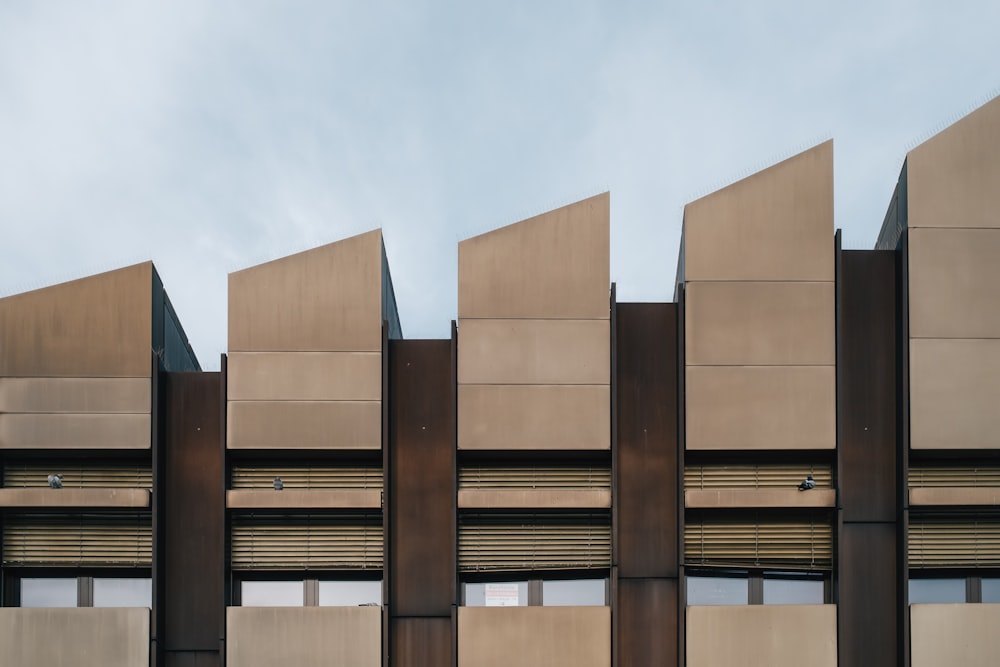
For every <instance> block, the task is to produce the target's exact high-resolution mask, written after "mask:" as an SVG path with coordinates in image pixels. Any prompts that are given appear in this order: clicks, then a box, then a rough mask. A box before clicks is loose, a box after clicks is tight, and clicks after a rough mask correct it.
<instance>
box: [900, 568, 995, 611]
mask: <svg viewBox="0 0 1000 667" xmlns="http://www.w3.org/2000/svg"><path fill="white" fill-rule="evenodd" d="M917 579H920V580H925V581H926V580H928V579H953V580H962V579H964V580H965V602H964V604H998V603H996V602H987V603H984V602H983V579H1000V571H997V570H910V572H909V576H908V577H907V579H906V604H907V606H909V605H913V604H963V603H960V602H953V603H945V602H911V601H910V582H911V581H914V580H917Z"/></svg>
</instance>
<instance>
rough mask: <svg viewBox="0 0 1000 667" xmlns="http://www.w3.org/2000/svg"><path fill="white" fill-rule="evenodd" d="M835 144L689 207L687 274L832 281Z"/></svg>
mask: <svg viewBox="0 0 1000 667" xmlns="http://www.w3.org/2000/svg"><path fill="white" fill-rule="evenodd" d="M833 233H834V229H833V142H832V141H827V142H825V143H822V144H820V145H818V146H815V147H814V148H811V149H809V150H807V151H805V152H804V153H799V154H798V155H795V156H793V157H791V158H789V159H787V160H785V161H783V162H779V163H778V164H776V165H774V166H773V167H769V168H767V169H764V170H763V171H760V172H757V173H756V174H754V175H752V176H750V177H748V178H745V179H743V180H742V181H738V182H737V183H734V184H732V185H730V186H728V187H726V188H723V189H722V190H719V191H718V192H714V193H712V194H710V195H708V196H706V197H702V198H701V199H699V200H697V201H694V202H691V203H690V204H688V205H687V206H685V207H684V273H685V276H684V277H685V279H686V280H687V281H698V280H819V281H823V280H829V281H832V280H833V278H834V269H833V250H834V245H833Z"/></svg>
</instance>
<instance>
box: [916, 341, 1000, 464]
mask: <svg viewBox="0 0 1000 667" xmlns="http://www.w3.org/2000/svg"><path fill="white" fill-rule="evenodd" d="M998 405H1000V340H940V339H928V338H923V339H913V340H911V341H910V446H911V447H912V448H914V449H1000V410H998V409H997V406H998Z"/></svg>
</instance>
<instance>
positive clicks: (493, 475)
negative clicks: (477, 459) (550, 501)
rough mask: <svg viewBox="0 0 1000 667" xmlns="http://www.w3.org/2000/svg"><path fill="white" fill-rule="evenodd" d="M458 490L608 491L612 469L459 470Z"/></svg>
mask: <svg viewBox="0 0 1000 667" xmlns="http://www.w3.org/2000/svg"><path fill="white" fill-rule="evenodd" d="M458 487H459V488H460V489H610V488H611V468H610V467H609V466H606V465H601V466H523V465H522V466H491V465H475V466H462V467H461V468H460V469H459V471H458Z"/></svg>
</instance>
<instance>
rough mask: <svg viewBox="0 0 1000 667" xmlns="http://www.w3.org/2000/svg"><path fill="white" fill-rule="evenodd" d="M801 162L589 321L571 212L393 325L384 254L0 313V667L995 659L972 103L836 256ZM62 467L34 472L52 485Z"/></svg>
mask: <svg viewBox="0 0 1000 667" xmlns="http://www.w3.org/2000/svg"><path fill="white" fill-rule="evenodd" d="M833 188H834V182H833V144H832V143H831V142H827V143H823V144H820V145H818V146H816V147H814V148H811V149H809V150H807V151H805V152H804V153H801V154H799V155H796V156H794V157H791V158H789V159H787V160H785V161H783V162H781V163H779V164H776V165H774V166H772V167H770V168H768V169H765V170H764V171H761V172H759V173H757V174H754V175H752V176H750V177H749V178H746V179H744V180H742V181H739V182H737V183H734V184H733V185H730V186H728V187H726V188H723V189H722V190H719V191H718V192H715V193H713V194H710V195H708V196H706V197H704V198H702V199H699V200H697V201H695V202H692V203H690V204H689V205H688V206H687V207H686V208H685V211H684V232H683V240H682V244H681V252H680V258H679V261H678V272H677V281H676V285H675V300H674V302H670V303H619V302H618V301H617V299H616V293H615V286H614V284H612V283H611V281H610V270H609V238H610V200H609V195H608V194H601V195H598V196H595V197H592V198H590V199H586V200H584V201H581V202H578V203H575V204H571V205H569V206H566V207H564V208H560V209H557V210H555V211H551V212H549V213H545V214H543V215H539V216H537V217H534V218H531V219H528V220H525V221H523V222H519V223H517V224H514V225H510V226H508V227H504V228H502V229H498V230H495V231H492V232H489V233H487V234H483V235H481V236H477V237H475V238H471V239H467V240H465V241H462V242H461V243H460V244H459V247H458V252H459V261H458V320H457V322H455V323H453V326H452V334H451V338H450V339H444V340H407V339H405V338H404V337H403V333H402V329H401V326H400V322H399V317H398V314H397V309H396V302H395V296H394V293H393V286H392V279H391V277H390V272H389V268H388V263H387V260H386V255H385V251H384V247H383V243H382V236H381V232H380V231H378V230H376V231H372V232H369V233H366V234H362V235H359V236H355V237H352V238H349V239H345V240H343V241H340V242H337V243H333V244H330V245H326V246H323V247H319V248H315V249H313V250H309V251H306V252H303V253H300V254H297V255H293V256H289V257H285V258H282V259H278V260H275V261H272V262H269V263H266V264H262V265H259V266H254V267H251V268H248V269H245V270H243V271H239V272H236V273H233V274H231V275H230V278H229V312H228V323H229V329H228V330H229V342H228V353H227V354H225V355H223V358H222V364H221V371H220V372H203V371H201V370H200V366H199V364H198V361H197V359H196V357H195V355H194V352H193V351H192V350H191V347H190V346H189V345H188V343H187V340H186V337H185V335H184V330H183V328H182V327H181V325H180V323H179V322H178V319H177V317H176V315H175V313H174V310H173V308H172V307H171V305H170V300H169V298H168V297H167V295H166V293H165V292H164V290H163V285H162V283H161V281H160V278H159V276H158V275H157V272H156V271H155V269H154V268H153V266H152V264H150V263H146V264H139V265H136V266H131V267H127V268H124V269H120V270H117V271H111V272H109V273H104V274H101V275H97V276H93V277H90V278H84V279H82V280H77V281H73V282H70V283H65V284H62V285H56V286H53V287H48V288H44V289H40V290H36V291H33V292H27V293H24V294H18V295H15V296H10V297H7V298H4V299H0V466H2V488H0V533H2V540H0V541H2V566H0V567H2V571H0V575H2V576H0V582H2V583H0V586H2V597H0V599H2V608H0V664H3V665H11V666H18V667H20V666H22V665H24V666H26V665H69V664H72V665H77V666H80V667H97V666H101V667H147V666H160V665H167V666H169V667H174V666H177V667H208V666H215V667H223V666H226V667H258V666H260V667H263V666H265V665H266V666H271V665H275V664H280V665H296V666H300V665H301V666H312V665H317V666H318V665H335V666H351V667H365V666H371V667H375V666H378V665H385V666H389V665H391V666H406V667H416V666H438V665H440V666H444V667H447V666H450V665H456V666H457V667H494V666H497V667H499V666H501V665H504V666H506V665H525V666H539V667H541V666H545V667H560V666H566V667H570V666H572V667H611V666H612V665H614V666H620V667H626V666H632V665H636V666H645V665H688V666H689V667H701V666H717V665H737V664H738V665H760V666H768V667H784V666H789V667H791V666H793V665H794V666H795V667H799V666H800V665H803V664H808V665H815V666H819V667H827V666H829V667H833V666H835V665H843V666H849V667H865V666H871V667H884V666H886V665H904V666H911V665H912V666H913V667H925V666H931V665H935V666H937V665H966V666H967V665H994V664H996V663H997V658H996V656H997V655H1000V633H998V632H997V631H996V629H997V628H998V627H1000V98H997V99H994V100H993V101H991V102H989V103H988V104H986V105H985V106H983V107H981V108H980V109H978V110H976V111H974V112H973V113H972V114H970V115H969V116H967V117H966V118H964V119H962V120H961V121H959V122H958V123H956V124H955V125H953V126H951V127H949V128H947V129H946V130H944V131H943V132H941V133H940V134H938V135H936V136H934V137H933V138H931V139H930V140H928V141H927V142H925V143H923V144H921V145H920V146H918V147H916V148H915V149H913V150H912V151H911V152H910V153H909V154H908V155H907V157H906V162H905V164H904V166H903V170H902V173H901V174H900V178H899V183H898V185H897V187H896V190H895V192H894V193H893V195H892V199H891V202H890V204H889V209H888V213H887V214H886V217H885V223H884V226H883V229H882V231H881V233H880V235H879V239H878V244H877V247H876V249H874V250H845V249H842V248H841V244H840V235H839V232H837V231H835V229H834V215H833V206H834V204H833V202H834V197H833V191H834V190H833ZM57 475H58V477H57Z"/></svg>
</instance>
